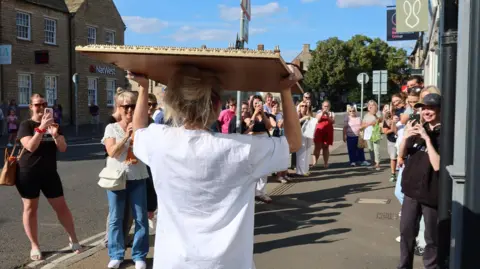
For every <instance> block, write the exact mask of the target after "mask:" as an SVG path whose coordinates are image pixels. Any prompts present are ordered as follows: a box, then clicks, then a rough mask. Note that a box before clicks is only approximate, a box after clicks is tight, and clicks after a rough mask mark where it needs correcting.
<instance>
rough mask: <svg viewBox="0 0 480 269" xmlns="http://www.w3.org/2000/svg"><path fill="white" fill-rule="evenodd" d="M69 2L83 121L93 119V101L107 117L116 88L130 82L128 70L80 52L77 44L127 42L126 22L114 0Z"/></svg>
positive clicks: (79, 117)
mask: <svg viewBox="0 0 480 269" xmlns="http://www.w3.org/2000/svg"><path fill="white" fill-rule="evenodd" d="M65 2H66V3H67V6H68V10H69V12H70V13H71V21H70V31H71V34H72V41H71V50H70V54H71V55H70V57H71V61H72V66H71V68H72V70H71V74H72V75H73V74H75V73H78V74H79V83H78V120H79V124H85V123H88V122H89V121H90V114H89V106H90V105H91V104H92V103H94V104H96V105H98V107H99V108H100V120H101V121H105V120H106V119H107V117H108V116H109V115H110V114H111V111H112V109H113V96H114V95H115V90H116V88H117V87H118V86H121V87H124V86H126V84H127V83H128V82H127V79H126V78H125V75H126V73H125V71H124V70H122V69H120V68H116V67H115V66H113V65H108V64H105V63H102V62H99V61H95V60H93V59H91V58H89V57H88V56H85V55H81V54H79V53H76V52H75V47H76V46H84V45H87V44H111V45H114V44H115V45H123V44H124V33H125V29H126V27H125V23H124V22H123V20H122V17H121V16H120V13H119V12H118V10H117V8H116V6H115V4H114V3H113V0H102V1H98V0H96V1H88V0H65ZM72 87H73V85H72ZM72 100H73V98H72ZM73 103H74V100H73Z"/></svg>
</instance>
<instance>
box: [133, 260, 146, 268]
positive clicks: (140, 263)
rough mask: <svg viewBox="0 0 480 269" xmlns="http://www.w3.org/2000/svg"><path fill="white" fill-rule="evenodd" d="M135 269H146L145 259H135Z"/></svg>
mask: <svg viewBox="0 0 480 269" xmlns="http://www.w3.org/2000/svg"><path fill="white" fill-rule="evenodd" d="M135 269H147V263H146V262H145V261H136V262H135Z"/></svg>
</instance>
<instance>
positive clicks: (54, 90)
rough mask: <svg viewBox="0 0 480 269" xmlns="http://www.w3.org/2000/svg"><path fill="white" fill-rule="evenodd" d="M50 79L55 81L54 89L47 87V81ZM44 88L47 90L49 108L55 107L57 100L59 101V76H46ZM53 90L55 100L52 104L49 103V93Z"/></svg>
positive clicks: (46, 96)
mask: <svg viewBox="0 0 480 269" xmlns="http://www.w3.org/2000/svg"><path fill="white" fill-rule="evenodd" d="M48 79H53V81H54V84H55V85H54V87H53V88H48V87H47V81H48ZM44 88H45V99H46V100H47V103H48V106H53V105H54V104H55V100H57V94H58V76H56V75H45V78H44ZM49 90H53V100H52V103H50V102H49V101H48V97H49V94H48V91H49Z"/></svg>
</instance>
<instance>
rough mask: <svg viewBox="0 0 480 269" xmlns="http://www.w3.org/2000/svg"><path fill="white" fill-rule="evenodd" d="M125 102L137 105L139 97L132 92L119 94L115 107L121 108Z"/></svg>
mask: <svg viewBox="0 0 480 269" xmlns="http://www.w3.org/2000/svg"><path fill="white" fill-rule="evenodd" d="M125 100H129V101H130V102H132V103H133V104H135V103H136V102H137V95H136V94H134V93H133V92H131V91H124V92H121V93H119V94H117V96H116V98H115V106H116V107H119V106H121V105H123V103H124V102H125Z"/></svg>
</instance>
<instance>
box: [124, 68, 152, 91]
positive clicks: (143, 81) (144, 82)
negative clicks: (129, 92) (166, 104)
mask: <svg viewBox="0 0 480 269" xmlns="http://www.w3.org/2000/svg"><path fill="white" fill-rule="evenodd" d="M126 78H127V79H129V80H133V81H135V82H137V83H138V84H139V85H140V86H142V87H143V88H144V89H146V90H147V89H148V78H147V77H146V76H144V75H142V74H135V73H132V72H130V71H127V76H126Z"/></svg>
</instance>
